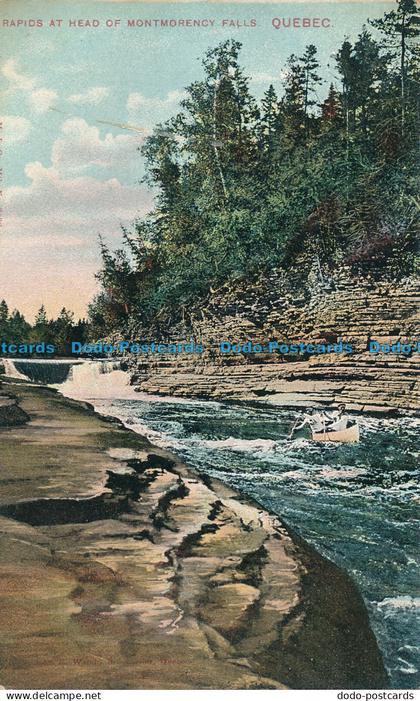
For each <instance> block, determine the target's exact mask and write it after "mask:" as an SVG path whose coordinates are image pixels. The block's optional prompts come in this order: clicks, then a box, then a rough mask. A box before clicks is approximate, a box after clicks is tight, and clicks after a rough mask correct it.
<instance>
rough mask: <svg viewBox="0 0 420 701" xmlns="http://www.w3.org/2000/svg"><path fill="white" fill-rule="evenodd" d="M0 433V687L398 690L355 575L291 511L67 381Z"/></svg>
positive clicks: (38, 395)
mask: <svg viewBox="0 0 420 701" xmlns="http://www.w3.org/2000/svg"><path fill="white" fill-rule="evenodd" d="M13 390H14V392H15V393H16V395H17V397H18V399H19V402H20V405H21V407H22V409H23V410H24V411H25V412H26V413H27V414H28V415H29V417H30V421H29V423H27V424H26V425H24V426H17V427H13V428H0V441H1V445H2V453H1V463H2V471H1V475H0V576H1V580H2V591H1V594H0V603H1V606H0V611H1V613H0V623H1V630H2V636H1V641H0V654H1V660H2V683H3V684H4V685H6V687H9V688H10V687H12V688H31V689H38V688H41V689H45V688H53V689H57V688H58V689H68V688H70V689H75V688H76V689H80V688H99V689H209V688H211V689H225V688H226V689H259V688H261V689H283V688H297V689H302V688H303V689H311V688H322V689H324V688H331V689H337V688H352V689H354V688H364V689H366V688H384V687H386V686H387V685H388V681H387V677H386V674H385V671H384V668H383V664H382V660H381V655H380V653H379V650H378V647H377V644H376V641H375V639H374V636H373V634H372V632H371V630H370V628H369V624H368V618H367V612H366V609H365V606H364V604H363V601H362V599H361V596H360V594H359V593H358V591H357V589H356V587H355V585H354V584H353V583H352V581H351V580H350V578H349V577H348V576H347V575H346V574H345V573H344V572H342V571H341V570H340V569H339V568H338V567H336V566H335V565H333V564H332V563H330V562H328V560H325V559H324V558H323V557H321V556H320V555H318V554H317V553H316V552H315V551H314V550H313V549H312V548H310V547H309V546H308V545H307V544H306V543H304V542H303V541H302V540H301V539H300V538H298V537H296V536H295V535H294V534H293V533H290V532H289V531H288V530H287V529H286V528H285V526H284V524H282V523H281V521H280V520H279V519H278V518H277V517H275V516H273V515H270V514H268V513H266V512H264V511H261V509H260V507H258V506H257V505H256V504H254V503H252V502H250V501H247V500H246V499H244V498H242V497H241V496H240V495H239V494H238V493H236V492H234V491H232V490H231V489H228V488H227V487H225V486H223V485H221V484H219V483H217V482H215V481H211V480H209V479H200V478H199V476H197V475H195V474H193V473H192V472H190V471H189V470H188V469H187V468H186V467H185V465H183V464H181V463H179V462H178V461H177V459H176V458H175V457H173V456H170V455H168V454H167V453H165V452H163V451H161V450H159V449H156V450H155V449H153V448H152V446H151V445H150V444H149V443H148V442H147V440H146V439H144V438H143V437H141V436H138V435H137V434H134V433H132V432H130V431H127V430H124V429H123V428H122V427H121V426H120V425H119V424H118V423H115V422H112V421H107V420H105V419H103V418H101V417H99V416H97V415H96V414H94V412H93V411H92V410H90V409H89V408H88V407H86V406H83V405H81V404H79V403H77V402H73V401H69V400H66V399H64V398H63V397H60V396H59V395H57V394H56V393H55V392H53V391H51V390H48V389H42V388H37V387H31V386H25V385H24V384H21V385H18V386H17V385H16V386H14V387H13Z"/></svg>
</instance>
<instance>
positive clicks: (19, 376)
mask: <svg viewBox="0 0 420 701" xmlns="http://www.w3.org/2000/svg"><path fill="white" fill-rule="evenodd" d="M0 364H1V365H3V366H4V374H5V375H6V377H13V379H15V380H28V377H27V375H24V374H23V373H21V372H20V371H19V370H18V368H17V367H16V364H15V361H14V360H10V359H9V358H0Z"/></svg>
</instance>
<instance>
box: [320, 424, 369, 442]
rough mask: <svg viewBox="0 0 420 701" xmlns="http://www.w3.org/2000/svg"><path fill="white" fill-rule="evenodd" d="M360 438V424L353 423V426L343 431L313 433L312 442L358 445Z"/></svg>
mask: <svg viewBox="0 0 420 701" xmlns="http://www.w3.org/2000/svg"><path fill="white" fill-rule="evenodd" d="M359 438H360V431H359V424H358V423H356V422H355V423H353V424H352V425H351V426H348V427H347V428H344V429H342V430H341V431H324V432H323V433H312V440H313V441H318V442H321V443H358V442H359Z"/></svg>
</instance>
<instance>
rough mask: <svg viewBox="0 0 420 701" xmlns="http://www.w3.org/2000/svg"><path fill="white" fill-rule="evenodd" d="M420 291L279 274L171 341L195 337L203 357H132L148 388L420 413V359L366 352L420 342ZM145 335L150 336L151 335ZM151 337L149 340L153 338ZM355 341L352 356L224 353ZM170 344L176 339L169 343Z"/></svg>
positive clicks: (217, 301)
mask: <svg viewBox="0 0 420 701" xmlns="http://www.w3.org/2000/svg"><path fill="white" fill-rule="evenodd" d="M419 293H420V284H419V280H417V279H414V278H407V279H405V280H402V281H400V282H390V281H377V280H374V279H373V278H370V277H365V278H360V279H359V278H355V277H354V276H352V275H351V274H350V273H349V271H348V270H346V269H341V270H340V271H338V272H337V271H336V272H335V273H334V276H325V275H323V274H322V272H321V271H320V270H319V269H317V268H316V267H314V268H313V269H312V270H311V271H309V274H308V276H307V279H306V282H305V283H302V276H301V275H300V276H299V275H297V274H296V273H294V274H289V275H287V276H286V275H285V274H284V273H280V272H273V273H272V274H271V275H270V276H269V277H268V278H264V279H260V280H259V281H258V282H256V283H252V284H247V285H243V286H242V287H236V288H234V289H232V290H229V289H222V290H220V291H218V292H215V293H213V294H212V295H211V297H210V299H209V300H208V302H207V303H206V304H205V305H203V306H202V307H201V308H200V309H196V310H193V312H192V314H191V321H190V324H189V325H188V326H187V327H185V328H184V329H179V328H178V329H174V330H173V331H172V333H170V334H168V336H169V340H172V341H174V342H175V341H178V340H183V339H184V338H185V337H186V336H187V337H188V336H190V337H192V338H195V339H196V340H197V341H201V342H202V343H203V344H204V345H205V348H206V350H205V353H204V354H203V355H202V356H187V355H183V356H181V355H178V356H170V355H166V356H163V355H149V356H140V357H139V358H138V359H135V360H133V359H129V360H128V366H129V368H130V369H131V372H132V373H133V382H134V383H135V384H137V385H138V386H139V388H140V389H141V390H142V391H146V392H151V393H162V394H169V395H171V394H172V395H177V396H182V395H186V396H190V397H209V398H215V399H230V400H235V401H245V400H246V401H259V402H261V401H263V402H268V403H271V404H278V405H288V406H308V405H316V404H318V405H328V406H334V405H337V404H340V403H342V402H344V403H346V404H347V406H348V408H349V409H353V410H358V411H371V412H375V411H376V412H379V411H381V412H383V411H389V412H392V411H395V412H398V411H406V410H416V409H419V407H420V384H419V379H418V378H419V370H420V355H419V353H412V354H411V355H404V354H401V353H400V354H394V353H378V354H372V353H369V352H368V350H367V349H368V346H369V341H370V340H371V339H375V340H377V341H379V342H380V343H387V344H390V345H393V344H395V343H397V342H398V341H401V342H404V341H405V340H408V341H409V342H411V343H412V342H413V341H417V340H418V339H419V334H420V324H419V321H420V314H419V310H420V306H419V302H420V294H419ZM143 333H144V332H143ZM146 337H147V338H149V337H150V334H149V335H148V336H146ZM340 339H342V340H343V341H345V342H348V343H351V344H352V345H353V348H354V352H353V353H352V354H337V353H334V354H332V353H331V354H328V355H314V356H311V357H309V356H307V357H298V356H294V357H292V356H285V355H282V356H281V355H278V354H273V353H272V354H265V355H263V354H261V353H259V354H253V355H250V354H246V353H241V354H229V355H224V354H221V353H220V351H219V349H218V346H219V343H220V342H221V341H231V342H234V343H235V342H236V343H238V342H239V343H243V342H245V341H251V342H253V343H262V344H265V345H267V342H268V341H270V340H279V341H283V342H289V343H290V342H296V341H306V342H314V341H315V342H316V341H319V342H324V343H335V342H337V341H338V340H340ZM164 340H168V337H164Z"/></svg>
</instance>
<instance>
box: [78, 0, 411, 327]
mask: <svg viewBox="0 0 420 701" xmlns="http://www.w3.org/2000/svg"><path fill="white" fill-rule="evenodd" d="M419 19H420V16H419V13H418V10H417V8H416V5H415V2H414V0H398V1H397V5H396V9H395V10H392V11H391V12H389V13H387V14H385V16H384V17H383V19H380V20H375V21H372V22H371V24H372V25H373V26H374V27H375V30H379V32H378V31H376V34H377V36H376V38H374V36H373V35H372V34H371V33H370V31H369V30H368V29H367V28H366V27H363V29H362V31H361V33H360V35H359V37H358V39H357V41H356V42H355V43H354V44H352V43H350V41H348V40H345V41H344V43H343V44H342V45H341V46H340V47H339V48H338V50H337V52H336V56H335V62H336V70H337V77H338V84H337V85H333V84H332V85H331V86H330V88H329V91H328V94H327V97H326V99H325V100H323V101H321V102H320V101H319V98H318V88H319V86H320V84H321V82H322V79H321V77H320V74H319V69H320V65H319V62H318V58H317V50H316V47H315V46H314V45H312V44H311V45H309V46H307V48H306V50H305V52H304V53H303V55H302V56H299V57H298V56H295V55H292V56H291V57H290V59H289V61H288V63H287V66H286V70H285V88H284V94H283V95H282V96H281V97H279V96H278V95H277V94H276V92H275V90H274V88H273V86H270V87H269V89H268V90H267V91H266V93H265V95H264V97H263V99H262V101H261V102H260V103H259V102H257V100H256V99H255V98H254V97H253V95H252V93H251V91H250V81H249V78H248V77H247V76H246V75H245V74H244V72H243V70H242V68H241V66H240V49H241V45H240V43H238V42H236V41H233V40H229V41H226V42H224V43H222V44H221V45H219V46H217V47H216V48H213V49H211V50H209V51H208V52H207V53H206V55H205V57H204V60H203V67H204V78H203V79H201V80H197V81H196V82H194V83H193V84H192V85H190V86H189V87H188V88H187V89H186V97H185V99H184V100H183V101H182V103H181V110H180V112H179V113H178V114H176V115H175V116H174V117H173V118H171V119H170V120H168V121H167V122H166V123H165V124H161V125H158V126H157V128H156V129H155V131H154V133H153V134H152V135H151V136H150V137H149V138H148V139H147V141H146V143H145V146H144V147H143V155H144V157H145V159H146V163H147V172H148V175H147V181H148V182H149V183H150V185H151V186H152V187H153V188H154V189H155V191H156V192H157V195H156V200H155V208H154V210H153V212H151V214H150V215H149V216H148V217H147V218H145V219H143V220H141V221H136V222H135V223H134V225H133V229H132V231H125V232H124V236H123V239H124V245H123V247H122V248H121V249H119V250H117V251H114V252H112V251H110V250H109V249H108V248H107V246H106V245H105V244H103V243H102V244H101V246H102V259H103V265H102V269H101V271H100V272H99V274H98V278H99V280H100V281H101V283H102V292H101V293H100V294H99V295H98V296H97V297H96V299H95V300H94V301H93V303H92V304H91V307H90V318H91V321H92V323H93V327H94V329H95V330H96V332H97V333H99V334H101V333H103V332H108V331H109V330H110V329H112V328H118V327H121V326H124V325H125V324H126V323H127V322H128V321H129V320H130V319H136V320H138V321H140V322H142V323H145V324H147V323H148V322H149V321H150V320H151V319H152V318H156V317H159V316H165V315H168V314H175V315H177V314H180V313H181V312H182V310H185V309H186V308H188V307H189V306H190V305H191V304H192V303H196V302H197V299H200V298H205V296H206V295H207V294H208V293H209V291H211V290H212V288H217V287H219V286H220V285H222V284H224V283H225V282H226V281H232V282H235V280H244V279H246V278H247V277H251V276H254V275H255V274H257V273H258V272H261V271H262V272H264V271H265V270H268V269H270V268H273V267H275V266H283V267H285V268H287V267H288V266H290V265H291V264H293V262H294V261H295V260H296V259H297V258H299V256H301V255H302V253H303V252H304V253H305V254H306V255H309V256H314V255H316V256H317V257H318V259H319V260H320V261H321V263H322V264H325V265H329V266H332V267H333V266H334V265H335V264H336V263H338V262H340V263H342V262H344V263H347V264H348V265H350V266H352V267H353V268H354V270H355V272H357V273H358V274H360V273H362V274H363V273H364V272H366V271H369V273H370V274H372V273H373V274H378V275H383V274H384V270H385V269H388V270H389V269H391V270H392V274H393V275H396V276H398V275H404V274H407V273H409V272H411V271H412V266H413V260H414V258H415V248H416V218H415V216H416V209H418V171H417V170H416V162H417V157H418V155H417V152H416V148H417V145H416V122H417V120H418V113H419V92H418V85H419V77H420V71H419V58H420V55H419V51H418V48H416V46H415V44H414V40H415V38H416V36H418V34H419Z"/></svg>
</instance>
